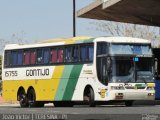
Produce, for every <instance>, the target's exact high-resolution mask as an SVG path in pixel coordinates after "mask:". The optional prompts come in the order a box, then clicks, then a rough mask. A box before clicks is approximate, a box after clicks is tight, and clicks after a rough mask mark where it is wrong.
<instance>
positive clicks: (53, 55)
mask: <svg viewBox="0 0 160 120" xmlns="http://www.w3.org/2000/svg"><path fill="white" fill-rule="evenodd" d="M56 62H57V49H52V50H51V63H56Z"/></svg>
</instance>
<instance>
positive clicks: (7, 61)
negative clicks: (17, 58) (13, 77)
mask: <svg viewBox="0 0 160 120" xmlns="http://www.w3.org/2000/svg"><path fill="white" fill-rule="evenodd" d="M4 62H5V66H9V65H10V62H11V51H6V52H5V61H4Z"/></svg>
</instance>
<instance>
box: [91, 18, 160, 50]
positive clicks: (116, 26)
mask: <svg viewBox="0 0 160 120" xmlns="http://www.w3.org/2000/svg"><path fill="white" fill-rule="evenodd" d="M91 24H92V25H93V28H92V29H94V30H96V31H101V32H105V33H106V35H107V36H125V37H137V38H143V39H148V40H151V42H152V46H153V47H160V35H159V34H160V28H158V27H152V26H145V25H136V24H129V23H120V22H111V21H107V22H106V21H98V22H92V23H91Z"/></svg>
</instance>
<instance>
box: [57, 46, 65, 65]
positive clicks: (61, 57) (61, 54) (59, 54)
mask: <svg viewBox="0 0 160 120" xmlns="http://www.w3.org/2000/svg"><path fill="white" fill-rule="evenodd" d="M63 55H64V54H63V49H58V59H57V62H58V63H62V62H64V61H63Z"/></svg>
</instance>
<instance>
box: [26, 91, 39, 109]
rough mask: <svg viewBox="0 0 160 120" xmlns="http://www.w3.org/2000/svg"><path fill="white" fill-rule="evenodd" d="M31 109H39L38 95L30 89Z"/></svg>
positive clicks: (29, 100)
mask: <svg viewBox="0 0 160 120" xmlns="http://www.w3.org/2000/svg"><path fill="white" fill-rule="evenodd" d="M27 97H28V102H29V107H38V103H37V102H36V93H35V91H34V89H32V88H31V89H30V90H29V91H28V93H27Z"/></svg>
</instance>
